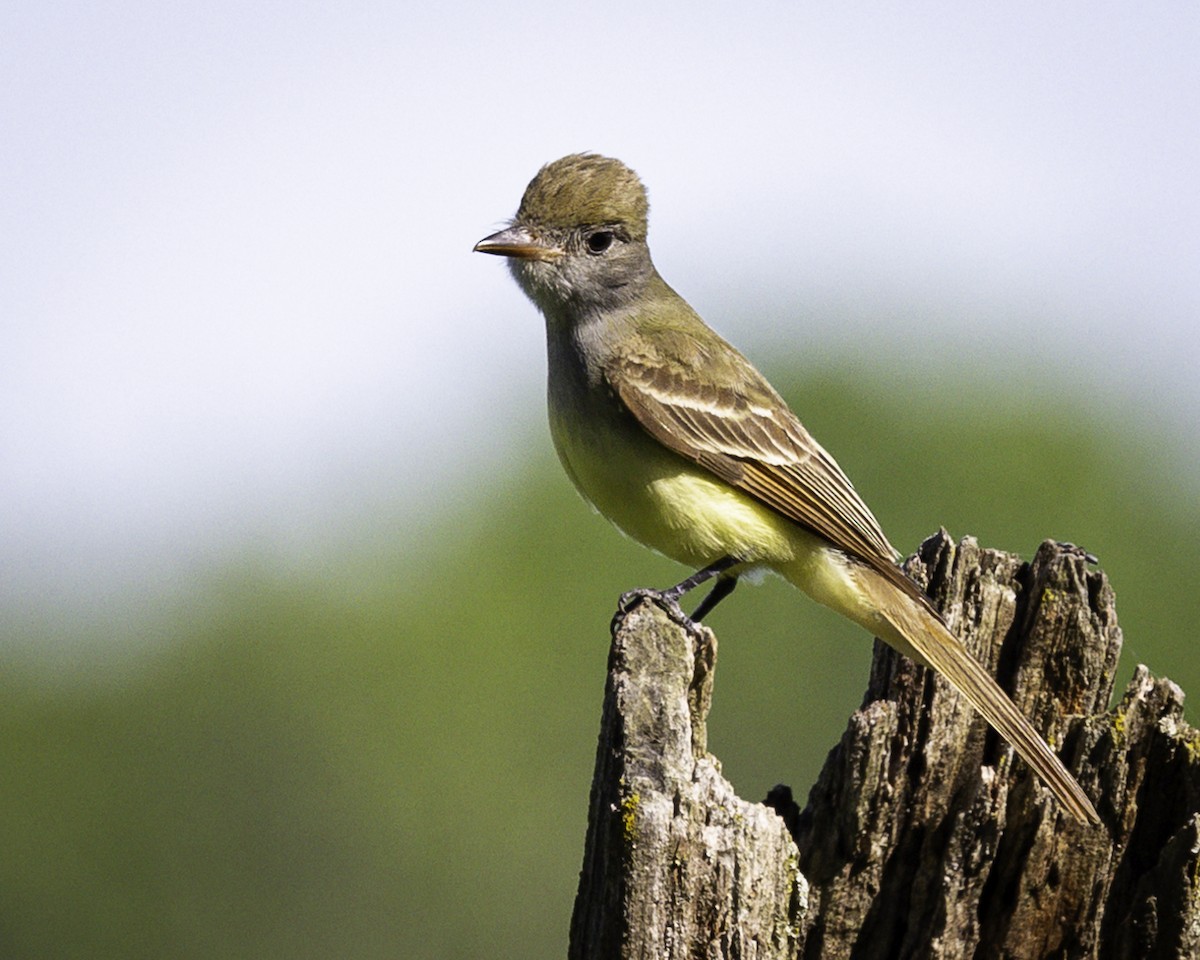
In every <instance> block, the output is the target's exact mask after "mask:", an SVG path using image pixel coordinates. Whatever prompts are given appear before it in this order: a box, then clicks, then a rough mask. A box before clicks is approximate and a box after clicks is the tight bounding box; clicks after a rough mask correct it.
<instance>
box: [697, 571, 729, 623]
mask: <svg viewBox="0 0 1200 960" xmlns="http://www.w3.org/2000/svg"><path fill="white" fill-rule="evenodd" d="M737 585H738V580H737V577H722V578H721V579H720V580H718V581H717V582H716V583H714V584H713V588H712V589H711V590H709V591H708V596H706V597H705V598H704V599H703V600H701V601H700V603H699V605H698V606H697V607H696V609H695V610H693V611H692V619H693V620H694V621H695V622H696V623H699V622H700V621H701V620H703V619H704V618H705V617H707V616H708V615H709V614H710V613H712V611H713V607H715V606H716V605H717V604H718V603H720V602H721V601H722V600H724V599H725V598H726V597H727V596H729V595H730V594H731V593H733V588H734V587H736V586H737Z"/></svg>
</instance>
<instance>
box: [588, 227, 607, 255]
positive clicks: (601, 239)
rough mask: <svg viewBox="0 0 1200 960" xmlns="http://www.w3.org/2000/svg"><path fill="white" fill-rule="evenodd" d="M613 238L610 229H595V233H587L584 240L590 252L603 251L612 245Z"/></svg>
mask: <svg viewBox="0 0 1200 960" xmlns="http://www.w3.org/2000/svg"><path fill="white" fill-rule="evenodd" d="M613 239H614V237H613V232H612V231H611V230H597V231H596V232H595V233H589V234H588V237H587V240H585V241H584V242H585V243H586V244H587V248H588V249H589V250H590V251H591V252H592V253H603V252H604V251H605V250H607V249H608V248H609V247H611V246H612V243H613Z"/></svg>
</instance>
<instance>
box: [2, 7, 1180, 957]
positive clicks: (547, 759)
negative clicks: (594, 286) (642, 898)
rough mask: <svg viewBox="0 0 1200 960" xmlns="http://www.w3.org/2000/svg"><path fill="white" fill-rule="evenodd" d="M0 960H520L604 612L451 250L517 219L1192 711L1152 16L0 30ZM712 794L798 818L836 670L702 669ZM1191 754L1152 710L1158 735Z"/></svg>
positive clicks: (623, 554)
mask: <svg viewBox="0 0 1200 960" xmlns="http://www.w3.org/2000/svg"><path fill="white" fill-rule="evenodd" d="M0 38H2V39H0V46H2V47H3V51H4V55H3V56H2V57H0V127H2V129H3V148H2V149H0V338H2V339H0V531H2V535H0V691H2V692H0V848H2V849H3V850H4V856H3V857H0V955H2V956H4V957H14V958H34V957H47V958H49V957H53V958H73V957H80V958H83V957H87V958H103V957H122V958H138V957H147V958H149V957H154V958H159V957H164V956H170V957H179V958H188V957H197V958H199V957H222V958H224V957H256V958H265V957H288V958H297V957H328V956H354V957H362V958H370V957H394V956H406V957H413V958H424V957H429V958H434V957H437V958H459V957H464V958H465V957H484V956H486V957H504V956H514V957H523V958H525V957H553V956H562V955H563V953H564V952H565V949H566V937H567V928H568V921H569V915H570V909H571V903H572V899H573V895H574V890H575V883H576V878H577V872H578V869H579V863H580V859H581V855H582V846H583V834H584V826H585V816H586V801H587V793H588V787H589V783H590V776H591V766H592V761H593V751H594V749H595V735H596V731H597V723H598V719H599V711H600V701H601V694H602V690H603V683H604V668H605V657H606V652H607V624H608V619H609V617H610V615H611V613H612V610H613V606H614V602H615V599H616V597H617V595H618V594H619V593H620V592H621V591H622V590H625V589H628V588H630V587H633V586H638V585H658V586H665V585H667V584H669V583H672V582H674V581H675V580H677V579H679V577H680V575H681V574H682V573H683V571H682V570H681V569H679V568H677V567H675V566H674V565H673V564H671V563H669V562H668V561H665V560H662V559H661V558H658V557H655V556H653V555H650V554H648V553H646V552H645V551H643V550H641V549H640V548H638V547H636V546H634V545H633V544H631V543H629V542H628V541H626V540H624V539H622V538H621V537H619V536H617V535H616V534H615V533H613V532H612V531H611V530H610V529H609V528H608V527H607V526H606V525H605V524H604V522H603V521H602V520H600V519H599V518H598V517H596V516H595V515H593V514H592V513H591V512H590V511H589V510H588V509H587V508H586V507H585V506H584V505H583V504H582V502H581V501H579V500H578V498H577V497H576V496H575V494H574V493H573V492H572V490H571V489H570V487H569V484H568V482H567V480H566V479H565V477H564V476H563V475H562V474H561V471H560V470H559V468H558V466H557V464H556V463H555V462H554V457H553V453H552V451H551V448H550V442H549V437H548V435H547V431H546V429H545V426H544V411H543V389H544V387H543V382H542V381H543V378H544V373H545V371H544V364H545V361H544V357H543V344H542V328H541V320H540V318H539V317H538V316H537V315H536V313H535V311H534V309H533V307H532V306H531V305H530V304H528V303H527V302H526V301H525V300H524V299H523V298H522V296H521V294H520V292H519V291H518V290H517V288H516V287H515V285H514V284H513V283H512V282H511V280H510V278H509V276H508V273H507V271H506V270H505V269H504V265H503V264H502V263H500V262H498V261H496V260H495V259H493V258H485V257H480V256H475V255H473V254H472V253H471V252H470V251H471V246H472V244H473V243H474V242H475V241H476V240H478V239H479V238H481V237H483V236H484V235H485V234H487V233H489V232H491V231H492V230H494V229H496V228H497V227H498V226H500V225H501V224H502V223H503V222H504V220H505V218H507V217H508V216H511V214H512V213H513V212H514V211H515V209H516V206H517V203H518V201H519V199H520V195H521V192H522V190H523V189H524V186H525V184H526V183H527V182H528V180H529V179H530V177H532V176H533V174H534V173H535V172H536V171H537V169H538V167H539V166H540V165H541V164H542V163H544V162H546V161H548V160H551V159H554V158H556V157H558V156H561V155H562V154H565V153H569V152H574V151H578V150H585V149H590V150H597V151H600V152H604V153H608V154H611V155H614V156H618V157H620V158H622V159H624V160H625V161H627V162H628V163H629V164H630V165H632V166H633V167H634V168H635V169H637V170H638V171H639V172H640V173H641V175H642V176H643V178H644V180H645V181H646V182H647V184H648V186H649V190H650V197H651V203H652V213H651V243H652V246H653V249H654V251H655V258H656V262H657V264H658V266H659V268H660V270H661V271H662V273H663V274H664V275H665V276H666V278H667V279H668V281H669V282H670V283H671V284H672V285H673V286H675V287H676V288H677V289H678V290H679V291H680V292H681V293H683V294H684V295H685V296H686V297H687V298H688V299H689V300H690V301H691V303H692V304H693V305H694V306H695V307H696V308H697V309H698V310H699V311H700V313H701V314H702V315H703V316H705V317H706V318H707V319H708V320H709V321H710V322H711V323H712V324H713V325H714V326H715V327H716V328H717V329H718V330H720V331H721V332H722V333H723V334H725V335H726V336H727V337H729V338H730V339H731V340H733V341H734V342H735V343H737V344H738V345H739V346H740V347H741V348H742V349H743V351H744V352H745V353H747V354H748V355H749V356H750V357H751V359H753V360H754V361H755V362H756V363H758V364H759V366H760V367H761V368H762V369H763V370H764V371H765V372H766V373H767V374H768V376H770V377H771V378H772V379H773V380H774V381H775V383H776V384H777V385H778V386H779V387H780V388H781V390H782V391H783V392H784V393H785V395H786V396H787V397H788V398H789V400H790V401H791V402H792V404H793V406H794V407H795V408H796V409H797V410H798V412H799V413H800V415H801V417H802V418H803V419H804V420H805V422H806V423H807V425H808V426H809V428H810V429H811V430H812V431H813V432H814V433H815V434H816V436H817V437H818V438H819V439H820V440H821V441H822V443H823V444H824V445H825V446H826V447H828V448H829V449H830V450H831V451H832V452H833V453H834V455H835V456H837V457H838V459H839V460H840V462H841V463H842V465H843V467H845V469H846V470H847V472H848V473H849V475H850V476H851V477H852V478H854V480H855V483H856V484H857V486H858V488H859V490H860V491H861V492H862V493H863V494H864V497H865V498H866V500H867V501H868V502H869V503H870V504H871V505H872V507H873V508H874V510H875V512H876V513H877V515H878V516H879V518H880V520H881V521H882V523H883V525H884V527H885V529H886V530H887V531H888V533H889V535H890V537H891V539H892V540H893V541H894V542H895V543H896V545H897V546H898V547H900V548H901V549H902V550H904V551H905V552H911V551H912V550H914V549H915V548H916V546H917V544H918V543H919V542H920V540H921V539H923V538H924V537H925V536H926V535H928V534H929V533H931V532H933V531H934V530H936V529H937V527H938V526H939V525H944V526H946V527H947V528H948V529H949V530H950V531H951V533H952V534H954V535H955V536H962V535H965V534H972V535H975V536H977V537H978V538H979V539H980V541H981V542H982V543H983V544H984V545H986V546H991V547H997V548H1001V549H1005V550H1012V551H1015V552H1018V553H1021V554H1023V555H1025V556H1030V555H1032V553H1033V551H1034V550H1035V549H1036V547H1037V545H1038V543H1039V542H1040V541H1041V540H1043V539H1045V538H1048V537H1052V538H1056V539H1062V540H1070V541H1073V542H1076V543H1079V544H1082V545H1083V546H1085V547H1086V548H1087V549H1088V550H1090V551H1092V552H1093V553H1095V554H1097V555H1098V556H1099V557H1100V560H1101V565H1102V566H1103V568H1104V569H1105V570H1106V571H1107V573H1108V574H1109V575H1110V577H1111V578H1112V582H1113V584H1114V586H1115V588H1116V591H1117V595H1118V609H1119V612H1120V616H1121V622H1122V624H1123V626H1124V629H1125V635H1126V647H1125V654H1124V659H1123V662H1122V670H1121V674H1120V676H1119V678H1118V683H1119V684H1123V683H1124V682H1125V681H1126V680H1127V679H1128V676H1129V674H1130V673H1131V672H1132V668H1133V665H1134V664H1135V663H1136V662H1139V661H1140V662H1145V663H1147V664H1149V666H1150V667H1151V669H1152V670H1154V671H1155V672H1156V673H1158V674H1163V675H1167V676H1170V677H1171V678H1173V679H1175V680H1176V681H1177V682H1179V683H1180V684H1181V685H1182V686H1183V687H1184V688H1185V690H1189V691H1190V692H1191V693H1192V694H1193V696H1197V695H1200V657H1197V656H1196V652H1195V629H1196V628H1195V623H1196V619H1197V613H1198V610H1197V607H1198V602H1197V588H1196V585H1195V582H1194V581H1195V571H1196V570H1197V569H1200V547H1198V542H1200V539H1198V537H1197V534H1198V533H1200V529H1198V527H1200V524H1198V523H1197V511H1196V501H1197V494H1198V493H1200V474H1198V467H1200V454H1198V451H1197V445H1196V436H1195V425H1196V423H1197V419H1198V415H1200V377H1198V376H1197V374H1198V372H1200V370H1198V368H1200V336H1198V335H1197V325H1196V319H1197V315H1198V307H1200V271H1198V270H1197V264H1198V263H1200V228H1198V223H1200V178H1197V176H1196V171H1197V170H1200V121H1198V120H1197V118H1198V117H1200V82H1198V81H1200V77H1198V75H1197V66H1196V62H1197V61H1196V55H1195V52H1196V50H1197V49H1198V47H1200V13H1198V12H1197V10H1196V9H1193V8H1186V9H1185V8H1184V7H1181V6H1177V5H1165V4H1164V5H1151V6H1150V7H1145V6H1142V7H1139V8H1137V9H1136V10H1135V9H1133V8H1120V7H1117V6H1112V5H1100V6H1097V5H1095V4H1086V3H1082V2H1068V3H1063V4H1055V5H1053V6H1050V7H1047V6H1046V5H1045V4H1034V3H1021V2H1018V3H1011V4H1006V5H1004V6H1003V8H999V7H996V8H991V7H982V6H979V5H974V6H972V5H968V6H966V7H963V6H962V5H959V4H952V3H926V4H921V5H919V6H918V7H916V8H914V7H913V6H912V5H901V4H886V5H874V6H872V7H871V9H870V10H869V11H868V10H865V9H864V10H861V11H856V10H854V9H853V8H847V7H845V6H835V5H826V6H824V7H812V6H811V5H805V6H804V7H803V8H800V6H799V5H791V4H775V3H749V4H741V5H738V7H737V9H736V12H734V11H732V9H730V10H725V9H724V8H721V7H719V6H716V5H699V6H697V5H695V4H659V5H654V6H653V7H647V6H646V5H644V4H633V3H623V2H613V3H609V4H605V5H599V6H597V5H590V6H584V5H579V6H575V5H571V4H562V3H555V4H550V3H546V2H541V0H535V2H531V3H526V4H521V5H513V4H506V5H496V4H486V3H460V4H449V5H418V6H415V7H414V6H413V5H411V4H410V5H402V4H395V3H388V4H376V3H370V2H364V3H351V4H338V5H332V4H330V5H323V4H314V3H306V4H292V5H282V4H269V3H253V2H252V3H229V2H225V0H217V2H214V3H210V4H206V5H204V6H203V7H198V6H195V5H192V6H188V5H184V6H179V5H162V4H151V3H145V2H138V0H134V2H131V3H126V4H123V5H121V6H120V8H119V9H117V8H114V7H112V6H111V5H103V4H101V5H96V4H82V3H77V2H68V3H64V4H41V5H38V4H9V5H7V6H5V7H4V9H3V10H2V11H0ZM712 625H713V626H714V627H715V629H716V630H717V632H718V634H719V636H720V641H721V663H720V670H719V672H718V675H717V688H716V701H715V707H714V712H713V717H712V721H711V723H710V736H711V744H710V746H711V748H712V749H713V750H714V752H715V753H716V754H717V755H718V756H719V757H720V758H721V760H722V761H723V763H724V765H725V769H726V772H727V773H728V774H729V775H730V777H731V778H732V780H733V781H734V783H735V785H736V786H737V787H738V789H739V791H740V792H741V793H742V795H744V796H746V797H749V798H756V797H761V796H763V795H764V794H765V793H766V791H767V789H769V788H770V787H771V786H772V785H773V784H775V783H777V782H781V781H782V782H786V783H789V784H791V785H792V786H793V788H794V789H795V790H796V792H797V794H798V795H799V796H801V797H803V796H804V795H806V793H807V790H808V787H809V785H810V784H811V782H812V781H813V779H814V778H815V776H816V773H817V771H818V769H819V767H820V764H821V761H822V759H823V757H824V755H825V753H826V752H827V751H828V750H829V749H830V748H831V747H832V746H833V745H834V744H835V743H836V741H837V738H838V737H839V736H840V733H841V731H842V729H843V726H844V724H845V721H846V717H847V716H848V715H849V714H850V712H852V711H853V710H854V709H855V708H856V707H857V706H858V704H859V701H860V698H861V695H862V691H863V689H864V688H865V685H866V679H867V664H868V662H869V658H870V643H869V641H868V639H867V638H866V637H865V636H862V635H860V633H859V632H858V631H856V630H855V629H854V628H852V627H850V626H848V625H845V624H842V623H840V622H838V621H837V620H835V619H834V618H833V617H832V616H831V615H827V614H826V613H825V612H824V611H822V610H820V609H818V608H816V607H815V606H814V605H813V604H811V603H810V602H808V601H807V600H805V599H804V598H803V597H801V596H800V595H798V594H796V593H794V592H792V591H791V590H790V589H789V588H786V587H785V586H784V585H782V584H781V583H778V582H768V583H767V584H765V585H763V586H762V587H761V588H759V589H756V590H751V589H744V590H742V591H739V592H738V594H737V595H736V597H735V598H734V599H733V600H731V601H729V602H727V603H726V604H725V605H724V606H722V607H721V608H720V610H718V611H717V613H716V614H715V615H714V616H713V618H712ZM1191 716H1192V718H1193V719H1194V718H1195V713H1194V708H1193V712H1192V714H1191Z"/></svg>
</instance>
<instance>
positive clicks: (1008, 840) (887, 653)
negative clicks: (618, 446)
mask: <svg viewBox="0 0 1200 960" xmlns="http://www.w3.org/2000/svg"><path fill="white" fill-rule="evenodd" d="M909 570H910V572H911V573H912V574H913V576H914V577H916V578H917V579H918V581H919V582H921V583H922V584H924V585H927V587H928V590H929V592H930V595H931V596H932V597H933V599H934V602H935V604H936V605H937V606H938V607H939V609H941V610H942V611H943V612H944V614H945V615H946V617H947V619H948V621H949V623H950V625H951V627H952V628H953V629H954V630H955V632H956V633H957V634H958V635H959V636H960V637H961V638H962V639H963V640H964V642H965V643H967V645H968V646H969V648H970V649H971V650H972V652H973V653H974V654H975V655H976V656H977V657H979V659H980V661H981V662H983V663H984V664H986V665H987V666H988V667H989V669H991V670H992V671H993V672H995V673H996V674H997V676H998V677H999V678H1000V681H1001V683H1002V685H1004V686H1005V687H1006V689H1009V690H1010V691H1012V692H1013V696H1014V699H1015V700H1016V701H1017V703H1018V704H1019V705H1020V706H1021V708H1022V709H1023V710H1024V711H1025V712H1026V713H1027V715H1028V716H1030V718H1031V719H1032V720H1033V721H1034V723H1035V725H1036V726H1038V727H1039V729H1042V730H1043V731H1044V732H1046V734H1047V737H1048V739H1049V741H1050V743H1051V744H1052V745H1055V746H1056V747H1058V748H1059V751H1060V754H1061V756H1062V758H1063V761H1064V763H1066V765H1067V767H1068V768H1069V769H1070V770H1072V771H1073V772H1074V773H1075V774H1076V775H1077V777H1078V779H1079V781H1080V783H1081V784H1082V785H1083V787H1084V789H1085V790H1086V791H1087V792H1088V794H1089V795H1090V796H1091V797H1092V799H1093V800H1094V802H1095V804H1096V807H1097V809H1098V810H1099V811H1100V814H1101V817H1102V818H1103V821H1104V822H1103V824H1102V825H1101V826H1099V827H1088V826H1083V825H1080V824H1077V823H1075V822H1074V821H1072V820H1071V819H1070V818H1069V817H1067V816H1065V815H1063V814H1062V813H1061V811H1060V810H1059V809H1058V808H1057V806H1056V804H1055V801H1054V799H1053V798H1052V797H1051V796H1050V795H1049V794H1048V792H1047V791H1046V790H1045V789H1044V788H1043V787H1042V785H1041V784H1040V783H1039V782H1038V781H1037V779H1036V778H1035V777H1034V775H1033V774H1032V773H1031V772H1030V771H1029V769H1028V768H1027V767H1026V766H1025V764H1024V763H1023V762H1022V761H1020V760H1019V759H1017V758H1015V757H1014V755H1013V753H1012V751H1011V749H1010V748H1009V747H1008V746H1007V745H1006V744H1005V743H1004V742H1003V741H1001V740H1000V739H999V737H998V736H997V735H996V734H995V733H994V732H992V731H991V730H990V729H989V728H988V727H987V725H986V724H985V723H984V722H983V721H982V719H980V718H979V716H978V715H977V714H975V712H974V711H973V710H972V709H971V708H970V706H969V705H968V704H967V703H966V702H965V701H964V700H963V699H962V698H961V697H960V696H959V695H958V694H957V693H956V692H955V691H954V690H953V689H952V688H950V687H949V686H948V685H947V684H945V682H944V681H942V680H941V679H940V678H938V677H936V676H934V675H933V674H931V673H930V672H929V671H927V670H925V669H924V668H921V667H917V666H916V665H914V664H913V663H911V662H910V661H908V660H906V659H905V658H903V657H901V656H899V655H898V654H896V653H894V652H893V651H891V650H890V649H889V648H887V647H885V646H884V645H882V644H879V643H877V644H876V650H875V658H874V661H873V664H872V668H871V677H870V682H869V686H868V689H867V693H866V696H865V698H864V701H863V705H862V707H861V708H860V709H859V710H858V711H856V712H855V713H854V715H853V716H852V717H851V719H850V723H849V725H848V727H847V730H846V732H845V734H844V735H843V737H842V740H841V742H840V743H839V744H838V745H837V746H836V747H835V748H834V749H833V750H832V751H831V752H830V754H829V757H828V759H827V761H826V763H825V766H824V769H823V770H822V772H821V775H820V777H819V778H818V781H817V783H816V784H815V785H814V786H813V788H812V791H811V794H810V797H809V802H808V805H807V807H806V808H805V809H804V811H803V812H800V811H799V810H798V809H796V807H795V805H794V804H792V803H791V802H790V791H788V790H787V789H786V788H777V789H776V790H774V791H772V794H771V797H770V801H769V802H770V807H766V806H763V805H760V804H749V803H746V802H745V801H742V800H740V799H738V798H737V797H736V795H735V794H734V792H733V789H732V787H731V786H730V785H729V784H728V782H727V781H725V780H724V779H723V778H721V776H720V766H719V763H718V762H717V760H716V759H715V758H713V757H712V756H711V755H709V754H708V753H707V751H706V748H705V733H704V723H705V718H706V716H707V710H708V704H709V702H710V699H711V695H712V680H713V670H714V667H715V659H716V640H715V637H713V636H712V634H711V631H709V630H707V629H706V628H700V629H696V630H690V629H688V628H687V627H686V626H685V625H684V624H682V623H680V622H678V621H677V620H675V619H673V618H672V617H671V616H670V615H668V613H667V612H666V611H664V610H663V609H661V608H660V607H659V606H657V605H655V604H654V603H652V602H640V603H637V604H635V605H632V606H631V607H630V608H629V610H628V612H627V613H620V614H618V616H617V618H616V619H615V620H614V623H613V647H612V653H611V655H610V662H609V679H608V687H607V690H606V695H605V704H604V716H603V720H602V726H601V736H600V744H599V748H598V751H597V764H596V775H595V779H594V781H593V786H592V797H591V809H590V815H589V825H588V836H587V843H586V850H585V858H584V869H583V873H582V876H581V880H580V887H579V893H578V897H577V900H576V905H575V915H574V918H573V921H572V927H571V951H570V955H571V956H572V957H573V958H618V957H620V958H643V957H645V958H649V957H654V958H665V957H706V958H708V957H711V958H721V957H731V958H732V957H757V958H763V957H772V958H773V957H804V958H806V960H809V958H811V960H816V958H826V957H828V958H836V957H847V958H849V957H853V958H856V960H857V958H873V957H880V958H883V957H887V958H892V957H901V958H907V957H913V958H917V957H921V958H924V957H931V958H935V957H936V958H957V957H972V958H991V957H1013V958H1036V957H1096V958H1103V960H1108V958H1113V960H1117V958H1139V960H1140V958H1153V957H1179V958H1187V957H1200V733H1197V731H1195V730H1193V729H1192V728H1190V727H1189V726H1187V724H1185V723H1184V721H1183V712H1182V704H1183V694H1182V692H1181V691H1180V690H1179V688H1178V687H1176V686H1175V685H1174V684H1172V683H1170V681H1167V680H1156V679H1154V678H1153V677H1152V676H1151V675H1150V674H1149V672H1148V671H1147V670H1146V669H1145V668H1144V667H1139V668H1138V671H1137V673H1136V674H1135V676H1134V678H1133V680H1132V682H1131V683H1130V684H1129V686H1128V688H1127V690H1126V692H1125V695H1124V698H1123V699H1122V700H1121V702H1120V703H1119V704H1118V705H1117V707H1116V708H1114V709H1113V710H1112V711H1106V708H1107V706H1108V703H1109V700H1110V697H1111V693H1112V684H1113V676H1114V671H1115V669H1116V664H1117V657H1118V655H1119V653H1120V647H1121V631H1120V628H1119V627H1118V625H1117V619H1116V612H1115V606H1114V600H1113V593H1112V590H1111V588H1110V587H1109V584H1108V581H1107V579H1106V578H1105V576H1104V574H1103V573H1102V572H1100V571H1097V570H1091V569H1089V568H1088V565H1087V562H1086V559H1085V557H1084V555H1083V554H1082V553H1081V552H1080V551H1078V550H1075V549H1074V548H1070V547H1067V546H1064V545H1059V544H1054V543H1050V542H1047V543H1045V544H1043V545H1042V547H1041V548H1040V549H1039V551H1038V553H1037V555H1036V556H1035V557H1034V559H1033V561H1032V562H1030V563H1028V564H1026V563H1023V562H1022V561H1020V560H1019V559H1018V558H1016V557H1014V556H1012V555H1009V554H1005V553H1000V552H997V551H989V550H982V549H980V548H979V546H978V545H977V544H976V543H975V542H974V541H973V540H971V539H969V538H968V539H966V540H963V541H960V542H959V543H957V544H955V543H954V542H952V541H951V540H950V538H949V537H948V536H947V535H946V534H945V533H944V532H943V533H941V534H939V535H937V536H935V537H932V538H930V539H929V540H928V541H926V543H925V544H923V545H922V548H921V551H920V552H919V554H918V556H917V557H915V558H912V559H911V560H910V562H909ZM775 811H778V813H779V814H781V815H782V816H780V815H777V814H776V812H775ZM789 830H790V835H789ZM793 838H794V841H795V843H794V844H793V842H792V841H793ZM801 872H802V873H803V876H801ZM806 878H807V879H806Z"/></svg>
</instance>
